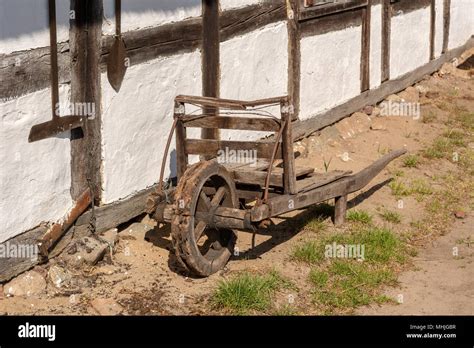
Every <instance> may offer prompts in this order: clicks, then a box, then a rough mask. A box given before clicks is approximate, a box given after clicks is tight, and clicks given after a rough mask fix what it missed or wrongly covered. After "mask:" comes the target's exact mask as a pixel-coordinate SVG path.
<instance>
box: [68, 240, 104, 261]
mask: <svg viewBox="0 0 474 348" xmlns="http://www.w3.org/2000/svg"><path fill="white" fill-rule="evenodd" d="M108 248H109V244H108V243H107V242H105V241H102V240H100V239H99V238H95V237H83V238H81V239H79V240H78V241H77V242H76V243H74V244H73V245H71V246H70V247H69V248H68V250H67V252H66V253H63V254H62V259H63V260H64V262H66V264H67V265H68V266H71V267H80V266H82V265H83V264H87V265H91V266H93V265H95V264H96V263H97V262H99V261H100V260H102V258H103V257H104V255H105V252H106V251H107V249H108Z"/></svg>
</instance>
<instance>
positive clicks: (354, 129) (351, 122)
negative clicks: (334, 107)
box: [336, 112, 371, 139]
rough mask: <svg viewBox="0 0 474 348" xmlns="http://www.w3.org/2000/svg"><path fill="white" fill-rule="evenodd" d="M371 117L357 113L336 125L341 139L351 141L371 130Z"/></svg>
mask: <svg viewBox="0 0 474 348" xmlns="http://www.w3.org/2000/svg"><path fill="white" fill-rule="evenodd" d="M370 123H371V120H370V117H369V116H367V115H366V114H364V113H362V112H356V113H354V114H352V116H350V117H348V118H345V119H343V120H342V121H340V122H338V123H337V124H336V129H337V130H338V131H339V134H340V136H341V138H343V139H349V138H352V137H353V136H355V135H357V134H360V133H364V132H366V131H368V130H369V129H370Z"/></svg>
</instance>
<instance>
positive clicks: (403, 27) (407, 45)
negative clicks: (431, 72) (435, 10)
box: [390, 7, 430, 79]
mask: <svg viewBox="0 0 474 348" xmlns="http://www.w3.org/2000/svg"><path fill="white" fill-rule="evenodd" d="M391 30H392V32H391V41H390V78H391V79H394V78H397V77H398V76H401V75H403V74H406V73H408V72H410V71H413V70H415V69H416V68H418V67H420V66H422V65H424V64H426V63H428V62H429V59H430V8H429V7H427V8H423V9H419V10H415V11H412V12H409V13H404V14H400V15H397V16H394V17H393V18H392V29H391Z"/></svg>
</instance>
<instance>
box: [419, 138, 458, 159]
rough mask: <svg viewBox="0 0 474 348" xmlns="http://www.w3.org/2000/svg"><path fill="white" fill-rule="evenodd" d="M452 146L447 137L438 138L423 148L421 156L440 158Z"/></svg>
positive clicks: (449, 150)
mask: <svg viewBox="0 0 474 348" xmlns="http://www.w3.org/2000/svg"><path fill="white" fill-rule="evenodd" d="M451 149H452V146H451V143H450V141H449V140H448V139H446V138H438V139H436V140H435V141H434V143H433V144H432V145H431V146H430V147H428V148H427V149H425V150H423V152H422V153H423V156H424V157H426V158H428V159H440V158H443V157H445V156H446V154H447V153H448V152H451Z"/></svg>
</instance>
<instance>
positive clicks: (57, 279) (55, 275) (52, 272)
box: [48, 265, 72, 288]
mask: <svg viewBox="0 0 474 348" xmlns="http://www.w3.org/2000/svg"><path fill="white" fill-rule="evenodd" d="M48 278H49V280H50V281H51V283H53V285H54V286H55V287H56V288H61V287H64V286H66V287H67V286H68V285H69V284H70V281H71V278H72V276H71V274H70V273H69V272H68V271H67V270H66V269H64V268H62V267H61V266H59V265H53V266H51V267H50V268H49V271H48Z"/></svg>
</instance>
